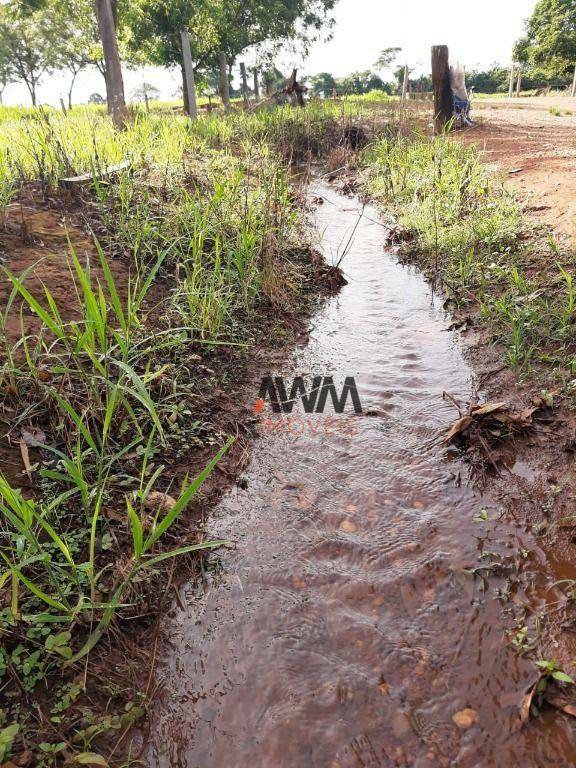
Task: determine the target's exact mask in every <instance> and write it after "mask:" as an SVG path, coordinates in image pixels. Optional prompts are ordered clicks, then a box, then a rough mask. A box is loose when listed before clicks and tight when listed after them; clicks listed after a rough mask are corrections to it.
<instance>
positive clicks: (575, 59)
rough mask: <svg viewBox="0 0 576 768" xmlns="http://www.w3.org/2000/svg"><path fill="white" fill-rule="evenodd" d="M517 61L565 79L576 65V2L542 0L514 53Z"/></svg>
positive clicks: (529, 20)
mask: <svg viewBox="0 0 576 768" xmlns="http://www.w3.org/2000/svg"><path fill="white" fill-rule="evenodd" d="M514 56H515V59H516V61H518V62H520V63H521V64H527V65H529V66H531V67H537V68H540V69H541V70H542V71H543V72H544V73H546V74H547V75H548V76H549V77H566V76H567V75H569V74H570V73H571V72H573V70H574V66H575V64H576V0H539V2H538V3H537V4H536V7H535V8H534V12H533V14H532V16H531V17H530V18H529V19H528V21H527V22H526V33H525V35H524V36H523V37H522V38H520V40H518V42H517V43H516V47H515V50H514Z"/></svg>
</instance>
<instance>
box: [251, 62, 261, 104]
mask: <svg viewBox="0 0 576 768" xmlns="http://www.w3.org/2000/svg"><path fill="white" fill-rule="evenodd" d="M253 74H254V98H255V99H256V101H258V99H259V98H260V85H259V83H258V67H254V72H253Z"/></svg>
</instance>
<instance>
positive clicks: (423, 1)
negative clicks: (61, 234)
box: [3, 0, 537, 105]
mask: <svg viewBox="0 0 576 768" xmlns="http://www.w3.org/2000/svg"><path fill="white" fill-rule="evenodd" d="M536 2H537V0H482V2H481V3H474V4H472V3H468V2H463V0H436V1H435V2H433V0H401V1H400V2H398V0H339V3H338V4H337V6H336V9H335V19H336V24H335V26H334V28H333V35H332V39H331V40H329V41H327V42H326V41H321V42H318V43H315V44H314V45H313V47H312V48H311V50H310V53H309V56H308V58H307V59H306V60H303V59H302V57H301V56H300V55H295V54H292V53H286V54H284V55H280V56H279V58H278V64H279V68H280V69H282V71H286V72H288V71H289V70H290V69H291V67H292V66H298V67H299V69H300V71H301V73H303V74H308V75H314V74H317V73H318V72H331V73H332V74H333V75H335V76H336V77H339V76H343V75H347V74H349V73H350V72H354V71H358V70H364V69H371V68H372V67H373V65H374V62H375V61H376V59H377V58H378V55H379V53H380V51H381V50H382V49H383V48H388V47H390V46H399V47H401V48H402V53H401V54H400V55H399V57H398V63H399V64H405V63H408V65H409V66H410V67H411V68H413V69H414V72H415V74H420V73H425V72H429V71H430V65H429V59H430V48H431V46H432V45H435V44H446V45H448V46H449V48H450V60H451V62H454V63H456V62H459V63H461V64H463V65H464V66H465V67H466V68H467V69H475V68H478V67H482V68H484V67H487V66H489V65H490V64H492V63H493V62H495V61H496V62H499V63H500V64H504V65H506V64H508V63H509V62H510V59H511V53H512V46H513V44H514V42H515V40H516V39H517V38H518V37H519V36H520V35H521V34H522V30H523V24H524V20H525V19H526V18H527V17H528V16H530V14H531V13H532V10H533V9H534V6H535V5H536ZM246 63H247V65H248V64H249V57H247V58H246ZM385 79H386V78H385ZM143 81H146V82H148V83H151V84H152V85H154V86H156V87H157V88H159V89H160V92H161V98H164V99H170V98H173V96H174V93H175V91H176V89H177V88H178V86H179V84H180V73H179V72H178V71H175V70H172V71H169V70H163V69H159V68H154V67H146V68H140V69H137V70H130V69H128V68H125V70H124V83H125V91H126V94H127V97H128V98H130V94H131V92H132V91H133V89H134V88H136V87H138V86H139V85H140V84H141V83H142V82H143ZM235 84H236V85H237V84H238V77H236V79H235ZM67 88H68V85H67V81H66V77H65V76H64V75H63V74H62V73H58V74H56V75H52V76H47V77H45V79H44V81H43V82H42V83H41V85H40V86H39V89H38V100H39V103H47V104H54V105H58V103H59V99H60V97H61V96H62V97H64V99H65V100H66V92H67ZM93 92H98V93H100V94H102V95H104V93H105V87H104V82H103V79H102V77H101V75H100V74H99V73H98V72H90V71H87V72H84V73H82V74H81V75H80V76H79V77H78V79H77V82H76V85H75V96H76V100H77V101H86V100H87V97H88V96H89V95H90V94H91V93H93ZM3 101H4V104H24V105H28V104H30V97H29V95H28V92H27V91H26V88H25V86H23V85H21V84H12V85H9V86H8V87H7V88H6V90H5V92H4V99H3Z"/></svg>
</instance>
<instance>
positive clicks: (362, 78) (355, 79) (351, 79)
mask: <svg viewBox="0 0 576 768" xmlns="http://www.w3.org/2000/svg"><path fill="white" fill-rule="evenodd" d="M337 86H338V90H339V91H340V92H341V93H345V94H355V95H357V96H360V95H361V94H363V93H369V92H370V91H374V90H382V91H388V90H390V89H389V86H388V85H387V84H386V83H385V82H384V81H383V80H382V79H381V78H380V77H379V76H378V75H375V74H374V72H371V71H370V70H369V69H366V70H364V71H363V72H352V73H351V74H350V75H348V76H347V77H343V78H341V79H340V80H338V81H337Z"/></svg>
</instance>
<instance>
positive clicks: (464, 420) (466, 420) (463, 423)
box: [443, 415, 472, 443]
mask: <svg viewBox="0 0 576 768" xmlns="http://www.w3.org/2000/svg"><path fill="white" fill-rule="evenodd" d="M470 424H472V416H468V415H466V416H462V417H461V418H460V419H457V420H456V421H455V422H454V424H452V426H451V427H450V430H449V432H448V434H447V435H446V437H445V438H444V440H443V442H444V443H449V442H450V441H451V440H453V439H454V438H455V437H456V435H459V434H460V432H464V430H465V429H466V428H467V427H469V426H470Z"/></svg>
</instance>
